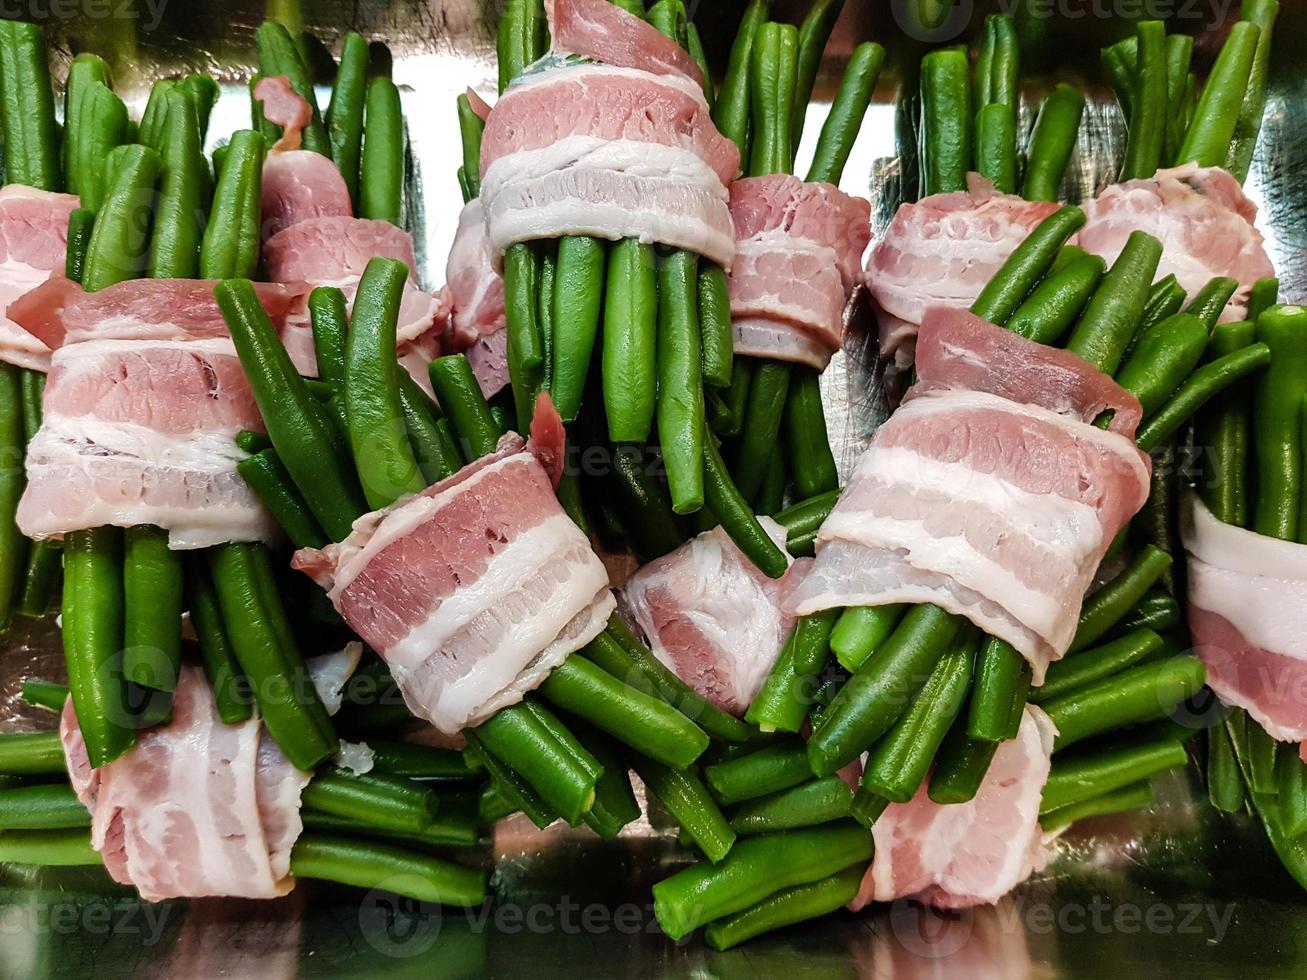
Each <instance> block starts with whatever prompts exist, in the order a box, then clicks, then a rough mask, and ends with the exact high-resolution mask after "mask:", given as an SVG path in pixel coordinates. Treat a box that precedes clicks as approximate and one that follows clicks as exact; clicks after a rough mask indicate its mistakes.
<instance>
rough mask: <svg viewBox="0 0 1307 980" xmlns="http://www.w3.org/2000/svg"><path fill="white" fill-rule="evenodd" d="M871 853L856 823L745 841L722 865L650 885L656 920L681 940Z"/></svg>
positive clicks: (868, 838) (702, 867) (695, 868)
mask: <svg viewBox="0 0 1307 980" xmlns="http://www.w3.org/2000/svg"><path fill="white" fill-rule="evenodd" d="M871 849H872V845H871V835H870V834H868V833H867V832H866V830H864V829H863V828H862V827H859V826H858V825H857V824H855V823H848V824H843V823H840V824H834V825H832V826H829V827H813V828H806V829H803V830H793V831H790V832H788V833H784V834H764V835H761V836H758V837H748V838H745V839H744V840H741V841H739V842H738V843H737V844H736V845H735V847H734V848H732V849H731V852H730V853H729V854H728V855H727V856H726V857H725V858H724V859H723V860H722V862H721V863H720V864H716V865H712V864H703V863H699V864H692V865H691V866H690V867H688V868H686V869H684V870H683V871H679V872H677V873H676V874H674V875H673V876H672V877H670V878H667V879H665V880H663V881H660V882H659V883H658V884H656V885H654V889H653V891H654V915H655V916H657V919H658V924H659V925H660V926H662V929H663V932H665V933H666V934H667V935H668V937H670V938H671V939H673V940H679V939H683V938H684V937H685V936H688V935H689V934H690V933H691V932H693V931H694V930H695V929H696V928H698V927H699V926H701V925H703V924H704V923H706V922H711V921H713V920H715V919H720V918H723V917H724V916H728V915H732V914H734V913H736V912H741V911H743V910H744V909H747V908H749V907H751V906H753V905H756V904H757V903H759V902H761V901H762V900H763V899H764V898H766V897H767V896H769V895H774V894H776V893H777V892H780V891H784V890H785V889H787V888H792V887H794V886H796V885H804V884H808V883H810V882H814V881H821V880H822V879H824V878H827V877H829V876H830V875H833V874H835V873H836V872H838V871H842V870H844V869H845V868H849V867H853V866H854V865H863V864H865V863H866V862H867V861H868V860H870V859H871Z"/></svg>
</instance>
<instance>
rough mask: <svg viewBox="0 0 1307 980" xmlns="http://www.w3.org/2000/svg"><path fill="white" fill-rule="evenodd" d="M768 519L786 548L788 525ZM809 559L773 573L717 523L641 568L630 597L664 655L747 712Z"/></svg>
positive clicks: (717, 697) (725, 706) (790, 623)
mask: <svg viewBox="0 0 1307 980" xmlns="http://www.w3.org/2000/svg"><path fill="white" fill-rule="evenodd" d="M760 521H761V523H762V525H763V527H764V529H766V531H767V533H768V534H769V535H770V536H771V537H772V538H773V540H775V541H776V543H777V544H779V545H780V546H781V548H784V547H785V530H784V529H783V528H782V527H781V526H780V525H778V524H777V523H776V522H775V521H773V520H770V519H769V518H766V517H763V518H760ZM808 564H809V562H808V561H807V560H806V559H805V560H803V561H802V562H801V563H799V562H796V563H793V564H791V566H790V571H789V572H787V573H786V574H785V576H784V577H783V578H781V579H772V578H768V577H767V576H766V575H764V574H763V573H762V572H760V571H758V569H757V568H756V567H754V565H753V563H752V562H751V561H749V559H748V558H746V557H745V556H744V554H743V552H741V551H740V549H739V548H737V547H736V546H735V544H734V542H732V541H731V539H730V537H729V536H728V535H727V534H726V532H725V531H723V530H722V529H721V528H720V527H717V528H713V529H712V530H711V531H706V532H704V533H703V534H700V535H699V536H698V537H697V538H694V539H693V540H692V541H688V542H686V543H685V544H683V545H681V547H679V548H677V549H676V550H675V551H673V552H672V553H671V554H668V555H664V556H663V557H662V558H659V559H657V560H656V561H652V562H650V563H649V564H647V565H645V566H644V567H643V568H641V569H639V571H637V572H636V573H635V574H634V575H632V576H631V578H630V579H629V580H628V581H627V583H626V588H625V590H624V591H623V596H624V598H625V600H626V603H627V605H628V606H629V608H630V610H631V613H632V614H633V615H634V617H635V620H636V622H637V623H639V625H640V628H641V629H642V630H644V634H645V636H646V637H647V638H648V639H649V643H650V646H651V647H652V649H653V652H654V654H655V655H656V656H657V657H658V659H659V660H661V661H662V662H663V663H664V664H666V665H667V666H668V667H669V668H671V669H672V670H673V671H674V672H675V673H676V675H677V676H678V677H680V678H681V680H683V681H685V683H687V684H689V685H690V686H691V687H692V688H694V689H695V690H696V691H698V692H699V694H701V695H702V696H703V697H704V698H705V699H706V700H707V701H709V702H710V703H712V704H714V705H716V706H717V707H719V708H721V709H722V710H723V711H729V712H730V713H731V714H735V715H742V714H744V712H745V710H746V709H747V708H748V707H749V704H750V702H752V701H753V699H754V697H755V695H757V693H758V689H759V688H760V687H762V682H763V680H764V679H765V678H766V676H767V673H768V671H770V670H771V667H772V664H774V663H775V662H776V657H777V655H778V654H779V653H780V651H781V647H782V646H784V644H785V641H786V639H787V638H788V637H789V635H790V631H791V630H792V629H793V628H794V619H793V617H791V616H787V615H786V614H785V613H784V611H783V610H782V597H783V596H784V595H786V594H788V592H789V591H790V590H791V589H793V587H794V585H795V583H796V582H797V581H798V579H799V578H800V577H801V576H802V573H803V570H804V569H805V568H806V566H807V565H808Z"/></svg>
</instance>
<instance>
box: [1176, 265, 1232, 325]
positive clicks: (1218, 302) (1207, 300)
mask: <svg viewBox="0 0 1307 980" xmlns="http://www.w3.org/2000/svg"><path fill="white" fill-rule="evenodd" d="M1238 288H1239V280H1237V279H1231V278H1229V277H1228V276H1217V277H1216V278H1215V279H1212V280H1210V281H1209V282H1208V283H1207V284H1206V285H1205V286H1203V288H1202V289H1200V290H1198V292H1196V293H1194V298H1193V299H1192V300H1190V301H1189V306H1188V308H1187V309H1186V311H1185V312H1187V313H1192V314H1193V315H1194V316H1196V317H1198V318H1199V319H1200V320H1202V321H1203V325H1204V326H1206V327H1207V330H1208V332H1209V333H1210V332H1211V330H1212V329H1213V328H1214V327H1215V326H1216V321H1217V320H1219V319H1220V318H1221V314H1222V313H1223V312H1224V311H1225V307H1226V304H1227V303H1229V302H1230V297H1232V296H1233V295H1234V294H1235V290H1237V289H1238Z"/></svg>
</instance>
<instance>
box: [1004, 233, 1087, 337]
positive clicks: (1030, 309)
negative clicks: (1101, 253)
mask: <svg viewBox="0 0 1307 980" xmlns="http://www.w3.org/2000/svg"><path fill="white" fill-rule="evenodd" d="M1106 269H1107V266H1106V265H1105V264H1104V262H1103V260H1102V259H1101V258H1099V257H1098V256H1097V255H1084V256H1081V257H1079V258H1076V259H1074V260H1072V261H1071V262H1069V263H1067V264H1066V265H1064V266H1063V267H1062V268H1061V269H1057V270H1054V271H1051V272H1050V273H1049V275H1048V276H1047V278H1045V279H1044V280H1043V281H1041V282H1040V283H1039V284H1038V285H1037V286H1035V288H1034V289H1033V290H1032V291H1031V293H1030V295H1029V297H1027V298H1026V300H1025V302H1023V303H1022V304H1021V305H1020V306H1019V307H1017V309H1016V312H1014V313H1013V314H1012V317H1011V319H1009V320H1008V322H1007V328H1008V329H1009V330H1011V331H1013V332H1014V333H1018V334H1020V335H1021V336H1022V337H1026V338H1029V339H1030V340H1034V341H1037V342H1039V343H1041V344H1055V343H1057V342H1058V341H1060V340H1061V339H1062V337H1063V336H1065V334H1066V332H1067V331H1068V330H1070V329H1071V326H1072V324H1074V323H1075V322H1076V320H1077V319H1078V318H1079V316H1080V314H1081V312H1082V311H1083V310H1084V308H1085V304H1086V303H1088V302H1089V298H1090V297H1091V296H1093V294H1094V290H1095V289H1097V288H1098V284H1099V282H1100V281H1102V278H1103V273H1104V272H1105V271H1106Z"/></svg>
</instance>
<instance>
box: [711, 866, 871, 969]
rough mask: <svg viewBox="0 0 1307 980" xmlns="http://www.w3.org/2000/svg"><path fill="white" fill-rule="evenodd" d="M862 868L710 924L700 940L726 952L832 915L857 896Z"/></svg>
mask: <svg viewBox="0 0 1307 980" xmlns="http://www.w3.org/2000/svg"><path fill="white" fill-rule="evenodd" d="M865 871H866V868H865V867H864V866H862V865H860V864H859V865H854V866H853V867H850V868H846V869H844V870H843V871H840V872H838V873H836V874H833V875H831V876H830V877H828V878H823V879H821V880H820V881H814V882H811V883H809V884H804V885H798V886H796V887H794V888H787V889H785V890H784V891H781V892H778V893H776V894H774V895H771V896H769V897H767V898H765V899H763V900H762V901H761V902H759V903H758V904H757V905H754V906H753V907H752V908H748V909H745V910H744V911H743V912H738V913H736V914H735V915H732V916H730V917H728V918H725V919H720V920H718V921H716V922H713V923H710V924H709V925H708V928H707V929H705V930H704V940H705V941H706V942H707V943H708V945H709V946H711V947H712V948H713V949H716V950H727V949H731V948H732V947H734V946H738V945H739V944H740V943H742V942H745V941H747V940H749V939H753V938H754V937H755V936H761V935H762V934H764V933H767V932H771V931H773V930H775V929H782V928H784V927H786V926H791V925H796V924H797V923H800V922H806V921H807V920H809V919H815V918H817V917H819V916H822V915H826V914H828V913H830V912H835V911H838V910H839V909H841V908H842V907H844V906H845V905H847V904H848V903H849V902H851V901H853V899H854V898H855V897H856V896H857V894H858V890H859V889H860V888H861V887H862V877H863V874H864V873H865Z"/></svg>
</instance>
